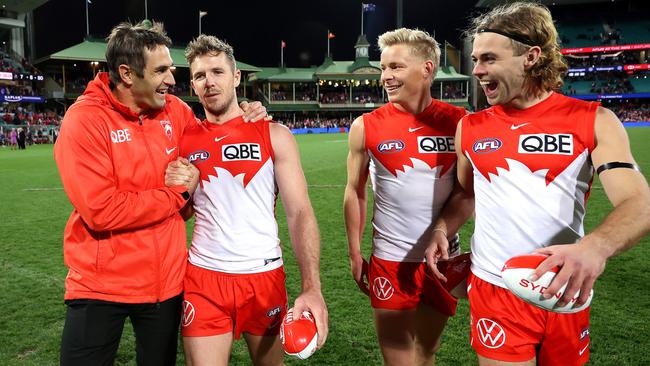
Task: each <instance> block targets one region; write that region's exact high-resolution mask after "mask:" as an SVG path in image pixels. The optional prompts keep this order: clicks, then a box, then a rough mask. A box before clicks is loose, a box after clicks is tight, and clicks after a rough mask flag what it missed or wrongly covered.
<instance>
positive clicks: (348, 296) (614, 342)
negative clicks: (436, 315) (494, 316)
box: [0, 128, 650, 365]
mask: <svg viewBox="0 0 650 366" xmlns="http://www.w3.org/2000/svg"><path fill="white" fill-rule="evenodd" d="M628 133H629V134H630V139H631V143H632V146H633V150H634V152H635V156H636V159H637V161H638V162H639V163H640V165H641V167H642V169H643V170H644V171H645V172H646V174H648V172H650V147H649V146H650V145H649V144H648V143H647V142H648V141H650V128H636V129H628ZM345 139H346V136H345V135H303V136H298V142H299V147H300V150H301V154H302V162H303V167H304V169H305V174H306V176H307V180H308V183H309V184H310V185H311V187H310V196H311V199H312V204H313V206H314V208H315V211H316V215H317V217H318V222H319V225H320V229H321V236H322V271H321V273H322V281H323V292H324V295H325V298H326V301H327V303H328V306H329V310H330V336H329V338H328V341H327V344H326V346H325V348H324V349H322V350H320V351H318V352H317V353H316V354H315V355H314V356H313V357H312V358H310V359H309V360H307V361H302V362H299V361H294V360H287V364H289V365H299V364H309V365H377V364H380V363H381V355H380V352H379V349H378V346H377V344H376V341H375V338H374V327H373V322H372V313H371V310H370V306H369V301H368V298H367V297H365V296H364V295H363V294H361V293H360V292H359V291H358V289H357V287H356V285H355V284H354V281H353V280H352V277H351V275H350V271H349V265H348V259H347V244H346V240H345V231H344V226H343V213H342V199H343V185H344V184H345V157H346V153H347V152H346V148H347V147H346V146H347V145H346V144H345V141H344V140H345ZM646 177H647V175H646ZM0 179H1V182H2V184H1V185H0V210H1V211H0V217H1V219H0V294H2V296H1V297H0V309H1V310H0V340H1V342H0V365H54V364H58V354H59V341H60V335H61V329H62V326H63V318H64V314H65V306H64V304H63V279H64V277H65V275H66V268H65V266H64V265H63V258H62V244H61V241H62V233H63V228H64V225H65V222H66V220H67V217H68V215H69V214H70V210H71V206H70V204H69V202H68V200H67V198H66V196H65V193H64V192H63V191H62V190H61V183H60V181H59V178H58V174H57V171H56V167H55V165H54V161H53V159H52V147H51V146H37V147H32V148H29V149H28V150H26V151H10V150H9V149H7V148H4V149H0ZM33 189H38V190H33ZM610 208H611V206H610V205H609V203H608V201H607V199H606V198H605V195H604V193H603V190H602V188H601V187H600V184H599V183H598V182H595V183H594V191H593V193H592V195H591V198H590V200H589V205H588V214H587V222H586V226H587V230H589V229H590V228H592V227H594V225H595V224H596V223H598V222H599V221H600V220H602V218H603V217H604V216H605V215H606V214H607V212H608V211H609V210H610ZM279 210H280V211H279V214H278V219H279V222H280V230H281V233H282V240H283V242H284V243H285V244H284V248H285V251H284V253H285V257H286V263H287V275H288V280H287V282H288V292H289V296H290V298H291V299H295V297H296V295H297V294H298V291H299V276H298V271H297V268H296V265H295V261H294V259H293V256H292V253H291V250H290V247H289V246H288V244H287V243H288V239H287V234H286V223H285V221H284V216H283V214H282V211H281V207H280V208H279ZM640 219H641V218H640ZM642 219H646V220H647V219H648V218H642ZM470 230H471V229H470V228H469V227H466V228H464V232H463V233H462V234H464V235H463V237H464V238H465V240H466V239H467V238H468V237H469V233H470ZM188 235H189V234H188ZM649 241H650V240H649V239H648V238H645V239H644V240H643V241H642V243H641V244H639V245H638V246H637V247H635V248H634V249H632V250H630V251H629V252H627V253H624V254H622V255H620V256H619V257H616V258H613V259H612V260H610V261H609V263H608V265H607V269H606V270H605V273H604V274H603V276H601V278H600V279H599V280H598V282H597V285H596V289H595V291H596V294H595V299H594V303H593V307H592V322H591V323H592V326H591V337H592V344H591V350H592V358H591V362H590V364H592V365H647V364H650V327H649V326H648V321H649V320H650V291H648V285H647V284H648V283H650V274H649V272H648V270H647V268H648V266H647V264H646V263H648V260H650V249H649V248H648V242H649ZM465 242H466V241H465ZM364 251H365V252H366V253H368V252H369V245H368V241H367V240H366V242H365V244H364ZM468 324H469V317H468V306H467V302H466V301H461V302H460V306H459V311H458V316H456V317H455V318H453V319H451V320H450V322H449V325H448V328H447V331H446V333H445V336H444V340H443V344H442V348H441V350H440V352H439V354H438V360H439V362H438V365H472V364H475V363H476V361H475V360H476V358H475V356H474V354H473V351H472V350H471V348H470V346H469V341H468ZM132 333H133V332H132V330H131V328H130V326H127V327H126V328H125V332H124V336H123V339H122V344H121V345H120V350H119V354H118V359H117V364H118V365H134V364H135V362H134V361H133V355H134V347H133V344H134V338H133V334H132ZM178 357H179V364H183V358H182V353H180V352H179V356H178ZM249 363H250V362H249V359H248V354H247V352H246V349H245V347H243V346H242V345H241V344H237V345H235V347H234V349H233V356H232V361H231V364H232V365H248V364H249Z"/></svg>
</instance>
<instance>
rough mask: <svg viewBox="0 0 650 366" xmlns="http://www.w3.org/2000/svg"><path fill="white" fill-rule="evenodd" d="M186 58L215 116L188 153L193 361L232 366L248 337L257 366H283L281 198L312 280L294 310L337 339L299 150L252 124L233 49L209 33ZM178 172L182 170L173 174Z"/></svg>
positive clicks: (186, 334) (186, 335) (272, 126)
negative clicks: (192, 180) (241, 98)
mask: <svg viewBox="0 0 650 366" xmlns="http://www.w3.org/2000/svg"><path fill="white" fill-rule="evenodd" d="M185 56H186V58H187V61H188V63H189V64H190V73H191V77H192V88H193V89H194V91H195V92H196V95H197V96H198V97H199V100H200V101H201V104H202V105H203V108H204V110H205V114H206V120H204V121H202V122H200V123H199V124H198V125H197V126H195V127H193V128H190V129H188V131H187V132H186V134H185V136H184V137H183V140H182V142H181V148H180V149H181V155H182V156H183V157H187V158H188V160H189V161H191V162H192V163H193V164H194V165H196V167H197V168H198V169H199V171H200V175H201V180H200V185H199V187H198V188H197V190H196V192H195V194H194V196H193V201H192V202H193V205H188V207H187V210H186V212H185V214H186V215H191V213H192V211H194V212H195V213H196V224H195V227H194V234H193V235H192V246H191V247H190V254H189V264H188V269H187V275H186V277H185V294H184V295H185V296H184V298H185V301H184V309H185V313H184V316H183V322H182V325H183V327H182V333H183V343H184V345H185V358H186V360H187V362H188V365H193V366H201V365H227V364H228V360H229V356H230V349H231V346H232V342H233V340H234V339H238V338H239V337H240V336H241V335H244V338H245V340H246V343H247V345H248V349H249V353H250V356H251V359H252V361H253V364H255V365H273V366H275V365H278V366H279V365H282V364H283V352H282V346H281V343H280V339H279V337H278V334H279V331H280V323H281V321H282V318H283V317H284V315H285V314H286V311H287V293H286V289H285V273H284V266H283V260H282V249H281V247H280V239H279V237H278V225H277V222H276V219H275V208H276V200H277V196H278V193H279V194H280V197H281V198H282V204H283V207H284V209H285V213H286V215H287V226H288V229H289V235H290V238H291V244H292V246H293V249H294V252H295V256H296V260H297V262H298V266H299V267H300V274H301V278H302V291H301V293H300V295H299V296H298V297H297V298H296V300H295V303H294V311H295V312H296V313H302V311H304V310H309V311H311V313H312V314H313V316H314V319H315V321H316V326H317V328H318V346H319V347H322V345H323V344H324V342H325V340H326V338H327V317H328V315H327V308H326V306H325V301H324V299H323V295H322V294H321V289H320V273H319V272H320V238H319V233H318V226H317V223H316V218H315V216H314V212H313V209H312V207H311V203H310V201H309V196H308V194H307V183H306V181H305V177H304V175H303V171H302V167H301V166H300V155H299V153H298V147H297V145H296V142H295V140H294V138H293V135H291V132H290V131H289V129H288V128H286V127H285V126H283V125H280V124H277V123H272V122H270V121H262V122H258V123H248V124H247V123H244V121H243V119H242V113H241V110H240V109H239V108H238V107H237V95H236V91H235V89H236V88H237V86H238V85H239V81H240V77H241V73H240V71H239V70H238V69H237V67H236V64H235V58H234V55H233V49H232V47H231V46H230V45H228V44H226V43H225V42H223V41H221V40H219V39H217V38H216V37H213V36H207V35H200V36H199V37H198V38H197V39H195V40H194V41H192V42H190V44H189V45H188V46H187V49H186V51H185ZM174 174H175V169H174V167H173V166H172V167H170V169H169V170H168V174H167V175H168V177H172V176H174Z"/></svg>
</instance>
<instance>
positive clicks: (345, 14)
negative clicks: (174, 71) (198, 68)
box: [34, 0, 476, 67]
mask: <svg viewBox="0 0 650 366" xmlns="http://www.w3.org/2000/svg"><path fill="white" fill-rule="evenodd" d="M84 1H85V0H50V1H48V2H47V3H45V4H44V5H43V6H41V7H39V8H37V9H36V10H35V11H34V19H35V20H34V23H35V37H36V44H35V49H36V57H37V58H40V57H43V56H46V55H48V54H51V53H54V52H57V51H60V50H62V49H64V48H67V47H70V46H72V45H74V44H77V43H79V42H81V41H82V40H83V38H84V37H85V34H86V20H85V5H84ZM91 1H92V3H91V4H90V5H89V19H90V34H91V36H93V37H95V38H104V37H106V35H107V34H108V33H109V32H110V30H111V28H112V27H113V26H114V25H116V24H117V23H119V22H121V21H124V20H130V21H132V22H137V21H139V20H141V19H143V18H144V15H145V12H144V9H145V1H144V0H91ZM365 2H372V3H374V4H375V5H376V10H375V11H374V12H371V13H366V15H365V18H364V28H365V33H366V35H367V37H368V40H369V41H370V43H371V45H372V46H371V53H370V55H371V59H373V60H378V59H379V53H378V51H377V46H376V44H377V36H378V35H379V34H381V33H383V32H385V31H387V30H391V29H394V28H395V27H396V0H371V1H365ZM475 3H476V0H454V1H439V0H404V18H403V26H405V27H409V28H420V29H422V30H426V31H428V32H429V33H431V34H432V35H433V34H434V33H435V38H436V40H437V41H438V42H439V43H443V42H444V41H445V40H447V41H448V42H450V43H452V44H454V45H456V46H459V45H460V42H459V38H460V33H461V30H462V29H463V28H464V27H466V25H467V19H468V18H469V16H470V15H471V12H472V11H473V10H474V9H473V5H474V4H475ZM199 10H203V11H207V12H208V15H207V16H205V17H203V21H202V31H203V33H207V34H213V35H215V36H217V37H219V38H222V39H224V40H226V41H227V42H228V43H230V44H231V45H232V46H233V47H234V49H235V57H236V58H237V59H238V60H240V61H243V62H245V63H249V64H252V65H255V66H267V67H268V66H277V65H278V64H279V62H280V42H281V41H282V40H284V41H285V42H286V44H287V47H286V48H285V52H284V57H285V63H286V64H287V66H289V67H306V66H310V65H320V64H321V63H322V62H323V58H324V56H325V53H326V49H327V30H328V29H329V30H330V31H331V32H332V33H334V34H335V36H336V38H334V39H332V41H331V50H332V53H333V55H334V59H335V60H352V59H354V44H355V42H356V39H357V37H358V36H359V33H360V27H361V24H360V23H361V0H327V1H308V0H303V1H299V0H286V1H282V0H279V1H237V0H230V1H216V0H212V1H208V0H205V1H191V0H185V1H164V0H148V15H149V18H150V19H153V20H158V21H162V22H163V23H164V24H165V28H166V30H167V33H168V35H169V36H170V37H171V38H172V40H173V41H174V44H175V45H179V46H182V47H184V46H185V45H186V44H187V42H188V41H190V40H191V39H192V38H193V37H195V36H196V35H197V34H198V13H199Z"/></svg>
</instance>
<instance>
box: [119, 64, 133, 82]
mask: <svg viewBox="0 0 650 366" xmlns="http://www.w3.org/2000/svg"><path fill="white" fill-rule="evenodd" d="M118 72H119V73H120V79H121V80H122V83H123V84H124V85H126V86H131V85H132V84H133V76H135V75H134V74H133V70H131V68H130V67H129V65H126V64H121V65H120V67H119V68H118Z"/></svg>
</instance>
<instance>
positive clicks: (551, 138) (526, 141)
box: [518, 133, 573, 155]
mask: <svg viewBox="0 0 650 366" xmlns="http://www.w3.org/2000/svg"><path fill="white" fill-rule="evenodd" d="M518 152H519V153H520V154H555V155H573V135H572V134H569V133H558V134H554V135H553V134H545V133H536V134H531V135H520V136H519V149H518Z"/></svg>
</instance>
